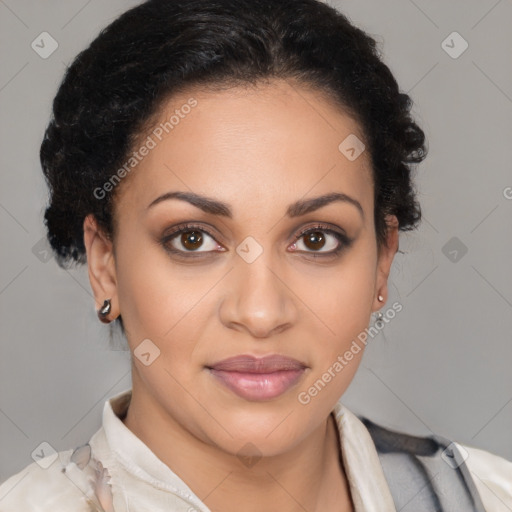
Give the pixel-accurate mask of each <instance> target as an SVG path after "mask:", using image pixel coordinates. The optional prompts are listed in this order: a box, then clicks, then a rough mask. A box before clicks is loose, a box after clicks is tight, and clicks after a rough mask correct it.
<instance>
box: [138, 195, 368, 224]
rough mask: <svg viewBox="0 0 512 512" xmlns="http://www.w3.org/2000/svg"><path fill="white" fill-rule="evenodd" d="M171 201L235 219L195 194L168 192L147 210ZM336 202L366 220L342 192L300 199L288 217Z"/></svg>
mask: <svg viewBox="0 0 512 512" xmlns="http://www.w3.org/2000/svg"><path fill="white" fill-rule="evenodd" d="M170 199H179V200H182V201H187V202H188V203H190V204H191V205H193V206H195V207H197V208H199V209H201V210H203V211H204V212H206V213H210V214H212V215H221V216H223V217H228V218H229V219H232V218H233V212H232V210H231V207H230V206H229V205H228V204H227V203H223V202H222V201H217V200H215V199H211V198H209V197H206V196H202V195H199V194H195V193H194V192H167V193H166V194H163V195H161V196H159V197H157V198H156V199H154V200H153V201H152V202H151V203H150V204H149V205H148V206H147V209H148V210H149V209H150V208H152V207H153V206H155V205H157V204H159V203H161V202H163V201H168V200H170ZM336 201H338V202H340V201H341V202H344V203H348V204H351V205H353V206H355V207H356V208H357V210H358V211H359V213H360V215H361V217H362V218H363V219H364V211H363V207H362V206H361V203H360V202H359V201H357V200H356V199H354V198H353V197H350V196H348V195H347V194H342V193H340V192H331V193H329V194H324V195H322V196H318V197H313V198H310V199H300V200H298V201H296V202H294V203H292V204H291V205H289V206H288V209H287V210H286V215H287V216H288V217H299V216H301V215H306V214H307V213H310V212H313V211H315V210H318V209H319V208H322V206H326V205H328V204H330V203H333V202H336Z"/></svg>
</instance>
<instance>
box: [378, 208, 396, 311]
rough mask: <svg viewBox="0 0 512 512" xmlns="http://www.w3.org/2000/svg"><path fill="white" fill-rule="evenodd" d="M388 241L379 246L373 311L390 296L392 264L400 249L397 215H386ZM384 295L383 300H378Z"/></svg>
mask: <svg viewBox="0 0 512 512" xmlns="http://www.w3.org/2000/svg"><path fill="white" fill-rule="evenodd" d="M386 225H387V231H386V243H385V244H384V245H382V247H380V248H379V256H378V260H377V270H376V279H375V293H374V297H375V298H374V303H373V308H372V311H377V310H379V309H380V308H381V307H382V306H383V304H385V302H386V301H387V298H388V276H389V273H390V271H391V264H392V263H393V258H394V257H395V254H396V251H397V250H398V219H397V218H396V216H395V215H387V216H386ZM379 295H382V297H383V299H384V300H383V301H382V302H381V301H379V300H378V296H379Z"/></svg>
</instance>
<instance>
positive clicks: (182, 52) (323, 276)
mask: <svg viewBox="0 0 512 512" xmlns="http://www.w3.org/2000/svg"><path fill="white" fill-rule="evenodd" d="M410 108H411V100H410V98H409V97H408V96H407V95H405V94H403V93H400V92H399V88H398V85H397V83H396V81H395V79H394V78H393V76H392V74H391V73H390V71H389V69H388V68H387V67H386V66H385V65H384V64H383V63H382V62H381V60H380V58H379V56H378V52H377V50H376V46H375V42H374V41H373V40H372V39H371V38H370V37H368V36H367V35H366V34H364V33H363V32H362V31H361V30H359V29H357V28H355V27H354V26H352V25H351V24H350V23H349V22H348V20H347V19H346V18H345V17H344V16H343V15H342V14H340V13H338V12H337V11H335V10H334V9H333V8H331V7H329V6H327V5H325V4H323V3H320V2H318V1H317V0H279V1H277V0H252V1H248V0H241V1H240V0H218V1H215V2H211V1H210V0H188V1H186V2H184V1H183V2H180V1H162V0H152V1H149V2H146V3H143V4H142V5H140V6H138V7H136V8H134V9H132V10H130V11H128V12H127V13H125V14H124V15H123V16H121V17H120V18H119V19H117V20H116V21H114V22H113V23H112V24H111V25H110V26H109V27H107V29H105V30H104V31H103V32H102V33H101V34H100V35H99V37H98V38H97V39H96V40H94V41H93V42H92V44H91V45H90V47H89V48H88V49H87V50H85V51H84V52H82V53H81V54H80V55H79V56H78V57H77V58H76V60H75V61H74V63H73V65H72V66H71V67H70V68H69V69H68V71H67V74H66V77H65V79H64V81H63V83H62V85H61V87H60V89H59V92H58V94H57V96H56V98H55V102H54V109H53V118H52V120H51V122H50V124H49V126H48V129H47V132H46V135H45V138H44V141H43V144H42V147H41V162H42V167H43V171H44V173H45V177H46V179H47V182H48V185H49V188H50V192H51V199H50V204H49V206H48V208H47V210H46V214H45V222H46V225H47V228H48V238H49V241H50V243H51V245H52V248H53V249H54V251H55V254H56V256H57V258H58V261H59V263H60V264H61V265H62V266H64V265H65V264H66V263H68V262H73V261H74V262H78V263H87V265H88V271H89V278H90V283H91V287H92V290H93V292H94V296H95V299H96V303H97V308H98V316H99V318H100V320H101V321H102V322H105V323H110V322H115V323H117V324H119V326H120V328H121V329H122V331H123V333H124V334H125V336H126V339H127V341H128V344H129V347H130V350H131V352H132V381H133V385H132V388H131V389H130V390H126V391H125V392H123V393H121V394H119V395H116V396H114V397H111V398H110V400H108V401H107V402H106V403H105V407H104V415H103V425H102V427H101V428H100V429H99V430H98V431H97V432H96V433H95V434H94V435H93V436H92V438H91V439H90V441H89V442H88V443H87V444H85V445H83V446H80V447H76V448H74V449H70V450H67V451H63V452H59V454H58V455H49V456H45V457H41V460H40V461H38V462H37V463H34V464H32V465H31V466H28V467H27V468H26V469H25V470H24V471H22V472H20V473H18V474H17V475H14V476H12V477H11V478H10V479H9V480H7V481H6V482H4V484H3V485H2V486H1V487H0V511H2V512H10V511H14V510H16V511H19V510H24V511H31V510H34V511H36V510H37V511H43V510H45V511H46V510H48V511H49V510H51V511H53V512H55V511H59V510H66V511H70V510H73V511H75V510H76V511H82V510H83V511H86V510H103V511H107V512H108V511H114V510H115V511H116V512H119V511H128V510H130V511H138V512H139V511H144V510H148V511H149V510H151V511H155V510H176V511H194V510H197V511H207V510H212V511H223V512H230V511H234V510H244V511H262V510H263V511H272V510H279V511H280V512H283V511H296V510H297V511H298V510H311V511H313V510H317V511H319V510H329V511H331V510H332V511H334V510H343V511H357V512H361V511H370V510H378V511H388V510H414V511H416V512H417V511H422V510H464V511H469V510H478V511H481V510H494V509H493V508H490V507H491V503H494V501H491V499H490V498H489V495H488V493H492V495H493V496H494V495H499V496H500V500H501V502H502V503H503V504H504V506H507V507H512V487H511V481H512V479H511V478H509V476H510V474H511V472H512V463H510V462H508V461H506V460H504V459H502V458H500V457H498V456H495V455H493V454H491V453H488V452H484V451H482V450H477V449H475V448H471V447H467V446H462V445H459V444H456V443H450V442H449V441H447V440H445V439H443V438H441V437H438V436H432V437H429V438H414V437H411V436H407V435H404V434H400V433H395V432H391V431H388V430H386V429H382V428H381V427H379V426H378V425H375V424H374V423H372V422H371V421H369V420H367V419H365V418H359V417H357V416H356V415H354V414H353V413H351V412H350V411H349V410H348V409H347V408H346V407H345V406H343V404H342V403H341V402H340V401H339V400H340V397H341V396H342V395H343V393H344V391H345V390H346V389H347V388H348V386H349V384H350V382H351V380H352V378H353V377H354V374H355V372H356V370H357V367H358V365H359V363H360V361H361V358H362V355H363V353H364V347H365V342H364V333H365V332H366V329H367V327H368V321H369V318H370V316H371V315H372V313H378V312H380V313H381V314H383V311H381V310H383V308H384V306H385V305H386V302H387V296H388V289H387V278H388V275H389V272H390V268H391V264H392V262H393V258H394V255H395V253H396V251H397V249H398V235H399V231H404V230H410V229H413V228H415V227H416V226H417V225H418V223H419V221H420V218H421V210H420V207H419V204H418V203H417V200H416V197H415V193H414V187H413V182H412V165H413V164H415V163H419V162H421V161H422V160H423V159H424V157H425V155H426V149H425V137H424V134H423V132H422V130H421V129H420V128H419V127H418V126H417V124H416V123H415V122H414V120H413V119H412V118H411V116H410ZM400 308H401V305H400V304H399V303H394V304H393V305H389V306H387V307H386V310H385V313H386V314H387V315H388V314H390V312H391V311H398V310H399V309H400ZM43 454H44V451H43ZM474 471H477V472H478V474H479V475H480V476H481V477H482V479H480V478H478V479H476V478H474V477H473V476H472V475H473V472H474Z"/></svg>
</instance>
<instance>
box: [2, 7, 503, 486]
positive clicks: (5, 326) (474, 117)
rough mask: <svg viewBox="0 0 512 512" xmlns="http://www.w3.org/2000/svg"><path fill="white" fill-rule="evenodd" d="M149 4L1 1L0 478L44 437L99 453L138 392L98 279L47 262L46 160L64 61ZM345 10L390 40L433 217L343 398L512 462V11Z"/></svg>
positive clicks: (408, 242) (404, 261) (404, 242)
mask: <svg viewBox="0 0 512 512" xmlns="http://www.w3.org/2000/svg"><path fill="white" fill-rule="evenodd" d="M136 3H137V2H134V1H125V0H124V1H121V0H111V1H109V2H100V1H99V0H89V1H84V0H69V1H66V2H63V1H60V2H57V1H55V0H51V1H45V2H40V1H36V0H32V1H30V0H16V1H14V0H0V39H1V52H2V55H1V57H2V65H1V67H0V73H1V75H0V106H1V111H2V118H1V128H0V129H1V134H0V141H1V145H2V149H1V151H0V165H1V173H0V180H1V185H0V225H1V265H0V312H1V313H0V314H1V357H0V433H1V435H0V454H1V459H0V481H3V480H4V479H6V478H7V477H8V476H10V475H11V474H13V473H14V472H17V471H19V470H21V469H22V468H23V467H24V466H25V465H27V464H29V463H30V462H32V458H31V453H32V452H33V451H34V449H36V447H37V446H38V445H39V444H40V443H41V442H42V441H46V442H48V443H50V444H51V445H52V446H53V447H54V448H55V449H56V450H63V449H68V448H72V447H75V446H78V445H79V444H82V443H83V442H86V441H87V440H88V439H89V437H90V435H91V434H92V433H94V432H95V431H96V430H97V428H98V427H99V426H100V421H101V412H102V409H103V404H104V401H105V400H106V399H108V398H109V397H110V396H112V395H114V394H116V393H118V392H120V391H122V390H124V389H127V388H128V387H130V374H129V353H128V352H126V351H124V350H122V344H114V346H110V345H109V339H108V327H106V326H104V325H102V324H100V323H99V322H98V320H97V318H96V316H95V311H94V301H93V298H92V294H91V291H90V286H89V281H88V277H87V272H86V267H83V268H78V269H73V270H63V269H60V268H59V267H58V266H57V264H56V263H55V260H54V259H53V258H51V257H50V255H49V254H47V253H46V254H45V252H44V243H43V242H41V239H42V237H43V235H44V230H43V224H42V216H43V212H44V206H45V203H46V199H47V192H46V188H45V184H44V181H43V177H42V173H41V171H40V167H39V159H38V150H39V145H40V142H41V137H42V134H43V130H44V128H45V125H46V123H47V121H48V118H49V113H50V105H51V101H52V99H53V96H54V94H55V92H56V89H57V86H58V84H59V82H60V80H61V78H62V75H63V73H64V71H65V66H66V65H67V64H69V63H70V62H71V61H72V59H73V57H74V56H75V55H76V54H77V53H78V52H79V51H80V50H81V49H83V48H84V47H85V46H86V45H87V44H88V43H89V42H90V41H91V40H92V39H94V37H95V36H96V34H97V33H98V31H99V30H100V28H102V27H104V26H105V25H106V24H108V23H109V22H110V21H112V20H113V19H114V18H115V17H116V16H117V15H118V14H119V13H121V12H122V11H123V10H125V9H127V8H129V7H131V6H133V5H135V4H136ZM331 4H332V5H336V6H338V7H340V8H341V10H342V11H343V12H344V13H346V14H347V15H348V16H349V18H350V19H351V20H352V21H353V22H354V23H356V24H357V25H359V26H360V27H361V28H363V29H364V30H366V31H368V32H369V33H370V34H372V35H373V36H374V37H376V38H377V40H378V41H379V42H380V44H381V49H382V52H383V55H384V58H385V60H386V62H387V63H388V65H389V66H390V68H391V70H392V71H393V72H394V74H395V76H396V78H397V80H398V82H399V84H400V85H401V88H402V89H403V90H404V91H405V92H408V93H409V94H411V96H412V97H413V99H414V101H415V107H414V113H415V114H416V117H417V119H418V121H419V123H420V124H421V126H422V127H423V128H424V130H425V131H426V134H427V137H428V139H429V147H430V153H429V156H428V158H427V160H426V161H425V162H424V163H423V164H421V165H420V167H419V168H418V174H417V183H418V189H419V199H420V201H421V204H422V208H423V212H424V220H423V223H422V225H421V227H420V229H419V230H418V231H417V232H415V233H413V234H412V233H411V234H401V238H400V249H401V250H402V251H404V254H400V253H399V254H397V256H396V259H395V262H394V265H393V269H392V274H391V279H390V296H389V301H388V303H387V306H385V308H384V309H386V308H387V307H390V306H391V304H392V303H393V302H394V301H395V300H398V301H400V302H401V303H402V304H403V310H402V311H401V312H400V313H399V314H398V315H397V316H396V318H395V319H393V320H392V321H391V322H390V323H389V324H388V325H386V327H385V329H384V331H383V332H381V333H380V334H379V335H378V336H376V337H375V338H373V339H371V340H370V343H369V345H368V349H367V352H366V354H365V357H364V359H363V363H362V366H361V367H360V370H359V372H358V374H357V376H356V378H355V380H354V382H353V384H352V385H351V387H350V389H349V390H348V391H347V393H346V394H345V395H344V402H345V404H346V405H347V406H348V407H349V408H350V409H351V410H353V411H354V412H356V413H360V414H364V415H366V416H368V417H370V418H371V419H373V420H374V421H376V422H379V423H381V424H383V425H385V426H388V427H391V428H395V429H397V430H402V431H406V432H410V433H412V434H431V433H437V434H440V435H443V436H445V437H448V438H451V439H453V440H457V441H459V442H462V443H466V444H469V445H472V446H476V447H480V448H483V449H486V450H489V451H492V452H494V453H496V454H498V455H501V456H503V457H506V458H508V459H511V460H512V436H511V432H512V428H511V427H512V371H511V363H512V339H511V338H512V336H511V317H512V315H511V313H512V271H511V269H510V263H511V261H512V236H511V235H512V199H511V198H512V189H511V188H507V187H512V172H511V164H510V162H511V160H512V158H511V157H512V155H511V146H512V141H511V136H512V126H511V125H512V117H511V114H512V71H511V64H510V63H511V61H510V55H511V49H512V31H511V30H510V26H511V22H512V1H510V0H501V1H496V0H479V1H476V0H471V1H468V0H464V1H462V0H460V1H451V2H444V1H441V0H435V1H432V0H430V1H428V2H427V1H426V0H415V1H414V2H413V1H412V0H386V1H382V0H366V1H364V2H363V1H359V2H356V1H354V0H351V1H348V0H347V1H343V2H334V1H331ZM44 31H46V32H49V33H50V34H51V35H52V37H53V38H55V40H56V41H57V42H58V45H59V46H58V48H57V50H56V51H55V52H54V53H53V54H52V55H51V56H49V57H48V58H46V59H43V58H41V57H40V56H39V55H38V54H37V53H36V52H35V51H34V50H33V49H32V48H31V43H32V41H34V40H35V39H36V38H37V37H38V36H39V34H41V33H42V32H44ZM454 31H457V32H458V33H460V34H461V36H462V37H463V38H464V39H465V40H466V41H467V42H468V44H469V47H468V49H467V50H466V51H465V52H464V53H463V54H462V55H460V56H459V57H458V58H456V59H454V58H452V57H451V56H450V55H448V53H447V52H446V51H445V50H444V49H443V47H442V42H443V41H444V40H445V39H446V38H447V37H448V36H449V35H450V34H451V33H452V32H454ZM448 44H449V45H450V46H452V47H453V48H452V50H451V51H457V50H458V49H459V48H461V46H460V41H458V40H456V39H455V40H453V43H452V42H451V39H448ZM46 48H48V46H46ZM507 196H508V198H507ZM453 237H455V239H454V240H452V238H453ZM450 240H451V241H450ZM446 244H448V245H446ZM464 247H466V248H467V253H466V254H463V251H462V250H461V249H464ZM453 249H455V250H456V251H457V254H456V255H455V253H454V252H452V253H451V254H450V252H449V251H453ZM461 256H462V257H461ZM112 348H114V350H113V349H112Z"/></svg>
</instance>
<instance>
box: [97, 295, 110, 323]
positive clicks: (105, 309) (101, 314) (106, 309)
mask: <svg viewBox="0 0 512 512" xmlns="http://www.w3.org/2000/svg"><path fill="white" fill-rule="evenodd" d="M111 309H112V303H111V302H110V299H105V301H104V302H103V306H101V308H100V309H99V310H98V318H99V319H100V320H101V321H102V322H103V323H104V324H109V323H110V320H109V319H108V318H107V316H108V314H109V313H110V311H111Z"/></svg>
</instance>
